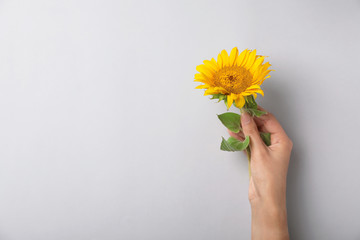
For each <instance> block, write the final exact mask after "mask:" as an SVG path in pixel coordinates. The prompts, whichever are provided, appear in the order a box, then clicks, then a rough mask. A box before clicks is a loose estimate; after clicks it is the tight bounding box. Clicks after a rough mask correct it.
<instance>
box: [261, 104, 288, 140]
mask: <svg viewBox="0 0 360 240" xmlns="http://www.w3.org/2000/svg"><path fill="white" fill-rule="evenodd" d="M258 109H259V110H261V111H264V112H267V114H264V115H262V116H260V117H256V118H254V121H255V122H256V124H257V126H258V128H259V129H260V130H261V131H262V132H268V133H270V134H271V139H272V141H271V142H272V144H273V143H276V142H279V141H282V140H285V139H287V138H288V137H287V135H286V132H285V130H284V129H283V128H282V126H281V124H280V123H279V121H278V120H277V119H276V118H275V116H274V115H273V114H271V113H269V112H268V111H266V110H265V109H264V108H262V107H260V106H258Z"/></svg>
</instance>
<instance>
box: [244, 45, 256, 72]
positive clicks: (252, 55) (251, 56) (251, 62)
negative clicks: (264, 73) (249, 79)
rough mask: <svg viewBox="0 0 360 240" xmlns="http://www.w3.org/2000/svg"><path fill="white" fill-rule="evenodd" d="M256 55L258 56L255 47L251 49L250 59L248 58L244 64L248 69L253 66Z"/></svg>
mask: <svg viewBox="0 0 360 240" xmlns="http://www.w3.org/2000/svg"><path fill="white" fill-rule="evenodd" d="M255 57H256V49H254V50H253V51H251V53H250V55H249V58H248V60H247V61H246V63H245V64H244V67H245V68H246V69H250V68H251V66H252V65H253V64H254V61H255Z"/></svg>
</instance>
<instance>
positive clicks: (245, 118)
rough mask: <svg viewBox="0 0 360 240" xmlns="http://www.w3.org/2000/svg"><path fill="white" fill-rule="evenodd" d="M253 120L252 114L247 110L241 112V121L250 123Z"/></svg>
mask: <svg viewBox="0 0 360 240" xmlns="http://www.w3.org/2000/svg"><path fill="white" fill-rule="evenodd" d="M250 120H251V117H250V115H249V114H248V113H247V112H244V113H243V114H241V122H242V124H249V123H250Z"/></svg>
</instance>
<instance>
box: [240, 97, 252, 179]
mask: <svg viewBox="0 0 360 240" xmlns="http://www.w3.org/2000/svg"><path fill="white" fill-rule="evenodd" d="M245 106H247V102H245ZM244 112H245V110H244V109H243V108H240V114H243V113H244ZM246 155H247V159H248V165H249V178H250V177H251V151H250V147H249V146H248V147H247V148H246Z"/></svg>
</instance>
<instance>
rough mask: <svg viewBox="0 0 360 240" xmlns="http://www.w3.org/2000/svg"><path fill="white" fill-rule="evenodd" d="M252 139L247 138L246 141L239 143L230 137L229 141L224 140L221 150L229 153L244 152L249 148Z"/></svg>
mask: <svg viewBox="0 0 360 240" xmlns="http://www.w3.org/2000/svg"><path fill="white" fill-rule="evenodd" d="M249 143H250V138H249V136H246V138H245V140H244V141H243V142H242V141H239V140H237V139H236V138H233V137H229V139H228V140H225V138H222V141H221V145H220V149H221V150H223V151H227V152H236V151H243V150H245V149H246V148H247V146H249Z"/></svg>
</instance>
